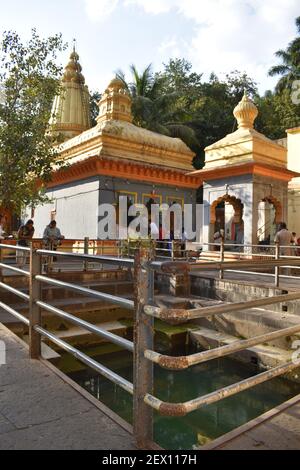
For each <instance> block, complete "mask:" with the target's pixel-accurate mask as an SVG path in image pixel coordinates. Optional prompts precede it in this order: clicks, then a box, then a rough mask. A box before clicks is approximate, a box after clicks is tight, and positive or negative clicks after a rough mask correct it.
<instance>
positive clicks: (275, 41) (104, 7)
mask: <svg viewBox="0 0 300 470" xmlns="http://www.w3.org/2000/svg"><path fill="white" fill-rule="evenodd" d="M85 2H86V7H87V11H88V13H89V16H90V17H91V18H93V19H102V18H103V17H104V16H105V17H107V16H108V15H110V14H112V13H113V11H114V10H115V9H116V8H117V6H118V5H119V6H123V7H125V8H126V7H131V8H133V7H136V8H139V9H143V10H144V11H145V13H147V14H155V15H158V14H165V13H168V12H171V11H172V12H173V13H175V14H178V15H181V16H182V17H184V18H186V19H187V20H189V21H190V22H192V24H193V23H194V27H193V26H192V24H191V25H190V26H189V27H190V28H192V29H191V31H192V34H193V37H192V40H191V42H190V44H188V47H187V44H186V43H185V41H184V40H183V39H182V37H181V36H180V34H182V32H181V33H180V32H178V33H177V32H176V31H174V34H172V35H171V36H170V28H169V27H168V28H167V29H168V35H166V37H165V39H164V41H163V42H162V44H161V45H160V47H158V54H159V56H160V59H161V60H162V61H165V60H167V58H168V54H169V56H172V57H174V55H177V56H184V57H186V58H188V59H189V60H191V61H192V63H193V65H194V68H195V69H196V70H197V71H199V72H204V73H205V72H207V73H210V72H211V71H214V72H216V73H217V74H219V73H222V72H224V73H227V72H230V71H232V70H235V69H237V70H240V71H246V72H247V73H248V74H249V75H251V76H252V77H253V78H254V79H255V80H256V81H257V82H259V84H260V85H261V88H262V89H264V88H266V87H268V86H272V84H273V83H274V79H270V78H268V76H267V71H268V69H269V68H270V66H271V65H273V64H274V63H275V61H276V59H275V57H274V52H275V51H276V50H278V49H280V48H284V47H285V46H286V45H287V43H288V42H289V41H290V40H291V39H293V38H294V37H295V25H294V21H295V18H296V17H297V16H298V15H299V0H284V2H283V1H282V0H263V1H262V0H85ZM166 21H172V20H171V19H166Z"/></svg>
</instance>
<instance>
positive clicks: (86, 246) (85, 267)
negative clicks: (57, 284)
mask: <svg viewBox="0 0 300 470" xmlns="http://www.w3.org/2000/svg"><path fill="white" fill-rule="evenodd" d="M89 244H90V239H89V237H85V239H84V248H83V252H84V254H85V255H88V254H89ZM83 270H84V272H86V271H88V261H86V260H84V262H83Z"/></svg>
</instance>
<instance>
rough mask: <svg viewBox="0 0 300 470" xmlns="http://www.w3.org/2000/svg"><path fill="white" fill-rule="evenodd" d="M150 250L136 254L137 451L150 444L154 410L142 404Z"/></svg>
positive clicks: (150, 330)
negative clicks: (145, 307) (145, 310)
mask: <svg viewBox="0 0 300 470" xmlns="http://www.w3.org/2000/svg"><path fill="white" fill-rule="evenodd" d="M152 251H153V249H150V250H149V249H146V248H143V247H141V248H140V249H138V250H136V252H135V267H134V283H135V321H134V365H133V370H134V381H133V383H134V395H133V429H134V436H135V439H136V443H137V446H138V448H140V449H147V448H149V443H150V442H152V441H153V410H152V408H151V407H150V406H148V405H147V404H146V403H145V402H144V397H145V395H146V394H147V393H150V394H152V393H153V363H152V362H150V361H149V360H148V359H146V358H145V356H144V351H145V350H146V349H151V350H153V337H154V320H153V318H152V317H150V316H147V315H146V314H145V313H144V306H145V305H147V304H152V303H153V296H154V271H153V270H152V269H151V268H150V266H149V262H150V260H151V259H152V258H153V252H152Z"/></svg>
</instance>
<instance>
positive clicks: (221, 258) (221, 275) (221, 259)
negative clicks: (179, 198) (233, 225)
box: [219, 237, 225, 280]
mask: <svg viewBox="0 0 300 470" xmlns="http://www.w3.org/2000/svg"><path fill="white" fill-rule="evenodd" d="M224 259H225V243H224V238H223V237H222V239H221V245H220V262H221V263H224ZM219 279H220V280H222V279H224V271H223V269H222V267H220V271H219Z"/></svg>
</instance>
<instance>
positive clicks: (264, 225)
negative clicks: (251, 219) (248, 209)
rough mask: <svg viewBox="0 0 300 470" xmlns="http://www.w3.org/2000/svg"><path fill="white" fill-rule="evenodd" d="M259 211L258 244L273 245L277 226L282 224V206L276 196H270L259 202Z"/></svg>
mask: <svg viewBox="0 0 300 470" xmlns="http://www.w3.org/2000/svg"><path fill="white" fill-rule="evenodd" d="M257 210H258V218H257V239H258V243H261V244H264V245H269V244H272V243H273V241H274V239H275V234H276V229H277V226H278V224H280V222H282V204H281V202H280V201H279V200H278V199H276V198H275V197H274V196H268V197H265V198H263V199H261V201H259V203H258V208H257Z"/></svg>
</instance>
